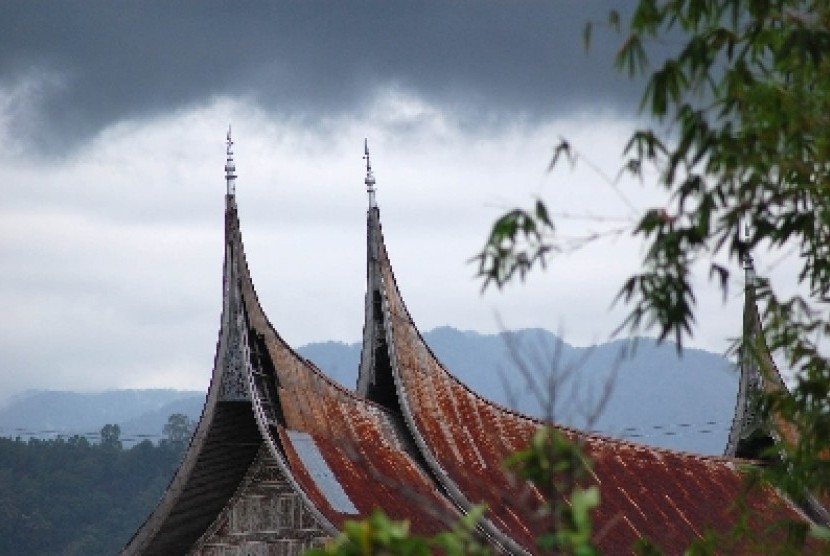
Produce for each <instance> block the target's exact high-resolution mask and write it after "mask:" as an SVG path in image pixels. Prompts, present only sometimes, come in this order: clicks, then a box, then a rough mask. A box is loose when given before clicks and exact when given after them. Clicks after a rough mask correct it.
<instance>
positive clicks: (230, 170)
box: [225, 124, 236, 195]
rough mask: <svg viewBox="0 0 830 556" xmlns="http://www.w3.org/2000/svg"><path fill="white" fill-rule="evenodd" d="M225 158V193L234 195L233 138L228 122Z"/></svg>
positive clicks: (234, 164) (234, 165)
mask: <svg viewBox="0 0 830 556" xmlns="http://www.w3.org/2000/svg"><path fill="white" fill-rule="evenodd" d="M226 147H227V148H226V151H225V152H226V154H227V159H226V160H225V183H226V184H227V194H228V195H234V194H235V193H236V163H235V162H234V161H233V139H231V125H230V124H228V137H227V141H226Z"/></svg>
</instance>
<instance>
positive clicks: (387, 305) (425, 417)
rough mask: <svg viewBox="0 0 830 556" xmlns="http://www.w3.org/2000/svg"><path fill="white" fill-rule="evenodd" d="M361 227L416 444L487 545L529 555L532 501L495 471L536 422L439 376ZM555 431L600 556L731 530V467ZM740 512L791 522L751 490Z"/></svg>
mask: <svg viewBox="0 0 830 556" xmlns="http://www.w3.org/2000/svg"><path fill="white" fill-rule="evenodd" d="M369 221H370V225H374V226H376V227H377V228H376V230H374V235H375V237H376V238H377V242H378V263H377V264H378V272H379V274H380V282H381V284H382V297H383V311H384V314H383V315H382V319H383V321H384V323H385V324H384V326H385V329H386V336H387V337H386V343H387V345H388V346H389V350H390V355H391V357H390V359H391V361H392V365H391V369H390V370H391V372H393V373H394V374H395V376H394V378H395V384H396V385H397V392H398V395H399V397H400V402H401V407H402V408H403V411H404V414H405V416H406V418H407V422H408V424H409V425H410V427H411V430H412V432H413V434H414V436H415V438H416V440H417V442H418V445H419V447H420V448H421V449H422V450H423V452H424V454H425V458H426V460H427V461H428V462H429V463H430V464H431V465H432V467H433V469H434V472H435V474H436V476H437V477H438V478H439V480H440V481H441V482H442V484H443V485H444V486H445V487H446V489H447V491H448V492H449V493H450V495H451V496H452V497H453V498H454V499H455V501H456V502H457V503H458V504H459V505H460V506H461V507H464V508H466V507H469V505H470V504H471V503H480V502H484V503H486V504H487V507H488V510H487V513H486V517H487V519H488V521H489V524H487V525H488V528H487V532H488V533H490V534H491V535H492V536H494V537H495V540H497V541H498V542H500V543H501V544H502V546H503V547H505V548H507V549H509V550H511V551H519V550H525V551H528V552H533V551H535V548H536V545H535V540H534V539H535V538H536V537H538V536H539V535H540V534H541V533H543V532H545V530H546V527H547V523H546V521H545V519H544V518H540V517H539V516H538V514H537V511H536V510H537V508H538V507H539V503H540V502H541V499H540V495H539V493H538V492H537V491H536V490H535V489H533V488H532V487H530V486H529V485H527V484H523V483H520V482H516V481H515V480H514V479H513V478H512V477H511V475H510V473H509V472H507V471H506V470H505V467H504V465H503V462H504V460H505V459H506V458H507V456H508V455H510V454H511V453H513V452H514V451H516V450H518V449H521V448H523V447H525V446H526V444H527V442H528V441H529V439H530V437H531V436H532V434H533V433H534V431H536V430H537V429H538V427H540V426H541V425H542V423H541V422H540V421H537V420H534V419H532V418H530V417H526V416H523V415H520V414H517V413H515V412H513V411H510V410H508V409H505V408H504V407H501V406H499V405H497V404H495V403H492V402H490V401H488V400H486V399H483V398H482V397H480V396H479V395H477V394H476V393H475V392H473V391H471V390H470V389H468V388H467V387H466V386H465V385H464V384H462V383H461V382H459V381H458V380H457V379H456V378H455V377H454V376H452V375H451V374H450V373H449V372H447V370H446V369H445V368H444V367H443V366H442V364H441V363H440V362H439V361H438V359H437V358H436V357H435V356H434V355H433V353H432V352H431V351H430V349H429V348H428V346H427V345H426V344H425V343H424V341H423V339H422V338H421V336H420V334H419V332H418V330H417V328H416V327H415V324H414V323H413V320H412V318H411V317H410V315H409V313H408V311H407V309H406V306H405V305H404V303H403V300H402V298H401V295H400V292H399V290H398V288H397V285H396V282H395V277H394V274H393V272H392V266H391V263H390V261H389V257H388V254H387V252H386V247H385V245H384V242H383V239H382V233H381V230H380V221H379V218H374V219H372V218H370V220H369ZM371 235H372V234H370V238H371ZM561 430H562V431H563V432H564V433H565V434H566V435H567V436H569V437H570V438H571V439H573V440H578V441H579V442H581V443H583V447H584V450H585V452H586V453H587V455H588V456H589V457H590V458H591V459H592V460H593V462H594V467H593V473H594V480H595V481H596V483H597V484H598V485H599V487H600V494H601V504H600V507H599V508H598V510H597V511H596V513H595V516H594V523H595V531H596V537H595V541H596V542H597V544H598V546H599V547H600V548H601V549H602V550H603V552H605V553H619V552H626V551H627V550H628V549H629V548H630V546H631V545H632V543H633V542H634V541H636V540H637V539H638V538H640V537H647V538H649V539H651V540H652V541H653V542H655V543H656V544H657V545H658V546H660V547H661V548H662V549H663V550H664V551H665V552H667V553H670V554H675V553H680V552H682V550H683V549H684V548H685V547H687V546H688V544H689V542H690V541H692V540H693V539H695V538H697V537H700V536H701V535H702V534H703V532H704V531H705V530H706V529H709V528H712V529H714V530H717V531H724V530H726V529H727V528H728V527H729V526H730V525H731V524H732V523H734V521H735V517H736V514H734V513H733V510H732V506H733V503H734V502H735V501H736V500H737V499H738V498H739V496H740V494H741V493H742V486H743V476H742V474H741V473H740V472H739V471H738V469H737V467H736V465H735V462H733V461H732V460H727V459H723V458H712V457H698V456H694V455H690V454H683V453H677V452H672V451H668V450H661V449H656V448H651V447H647V446H641V445H637V444H632V443H629V442H624V441H620V440H613V439H609V438H604V437H599V436H591V435H582V434H579V433H577V432H576V431H572V430H568V429H564V428H561ZM747 505H748V507H749V508H750V513H751V514H753V515H754V517H753V518H752V524H753V526H754V527H756V528H757V530H758V531H760V530H761V529H763V528H764V527H765V526H769V525H772V524H774V522H775V521H776V520H778V519H780V518H782V517H791V518H798V514H797V513H796V512H795V511H794V510H792V509H791V507H790V506H789V505H788V504H787V503H785V502H784V501H783V500H782V499H781V498H780V497H778V496H777V495H776V493H775V492H774V491H772V490H771V489H769V488H764V489H759V490H756V491H753V492H752V493H751V494H750V496H749V497H748V499H747ZM494 529H495V531H494Z"/></svg>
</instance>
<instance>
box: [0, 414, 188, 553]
mask: <svg viewBox="0 0 830 556" xmlns="http://www.w3.org/2000/svg"><path fill="white" fill-rule="evenodd" d="M180 459H181V451H179V450H174V449H172V448H171V447H169V446H162V445H159V446H155V445H154V444H153V443H152V442H150V441H148V440H145V441H144V442H141V443H139V444H137V445H135V446H133V447H131V448H129V449H124V448H123V447H122V445H121V441H120V428H119V427H118V426H117V425H106V426H104V427H103V429H102V430H101V442H100V443H98V444H93V443H91V442H89V440H87V439H86V438H85V437H82V436H72V437H69V438H57V439H54V440H41V439H31V440H29V441H23V440H21V439H19V438H18V439H9V438H0V554H2V555H6V554H8V555H10V556H11V555H15V556H16V555H19V554H27V555H41V554H42V555H50V556H52V555H57V554H62V555H75V554H77V555H88V554H116V553H118V552H119V551H120V550H121V548H122V547H123V546H124V545H125V544H126V542H127V541H128V540H129V539H130V537H131V536H132V534H133V533H134V532H135V531H136V530H137V529H138V527H139V526H140V525H141V523H142V521H143V520H144V519H145V518H146V517H147V515H149V513H150V512H151V511H152V509H153V508H154V507H155V505H156V504H157V503H158V500H159V498H160V496H161V494H162V493H163V492H164V489H165V488H166V487H167V485H168V483H169V481H170V478H171V476H172V474H173V472H174V471H175V470H176V467H177V466H178V463H179V460H180Z"/></svg>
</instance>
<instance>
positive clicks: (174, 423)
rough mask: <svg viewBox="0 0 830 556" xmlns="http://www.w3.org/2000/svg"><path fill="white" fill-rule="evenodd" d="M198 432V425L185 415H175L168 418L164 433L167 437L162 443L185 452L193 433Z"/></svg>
mask: <svg viewBox="0 0 830 556" xmlns="http://www.w3.org/2000/svg"><path fill="white" fill-rule="evenodd" d="M195 430H196V423H194V422H193V421H191V420H190V417H188V416H187V415H185V414H183V413H174V414H173V415H171V416H170V417H168V418H167V424H165V425H164V428H163V429H162V432H163V433H164V436H165V437H166V438H165V439H164V440H163V441H162V442H163V443H167V444H170V445H171V446H172V447H173V448H174V449H177V450H184V448H185V446H187V443H188V442H189V441H190V437H191V436H193V432H194V431H195Z"/></svg>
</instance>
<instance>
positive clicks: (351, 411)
mask: <svg viewBox="0 0 830 556" xmlns="http://www.w3.org/2000/svg"><path fill="white" fill-rule="evenodd" d="M236 230H237V231H236V233H237V239H236V243H237V244H238V245H239V249H238V250H237V253H238V255H237V256H238V260H237V262H238V268H239V287H240V290H241V297H242V300H243V302H244V307H245V321H246V327H247V337H248V345H249V349H250V355H249V357H248V359H249V361H250V363H251V365H252V369H251V371H252V376H253V377H254V379H255V380H254V389H253V394H254V404H255V407H256V411H255V413H256V415H257V418H258V422H259V424H260V428H261V430H263V432H264V435H265V436H267V438H268V440H269V442H270V444H271V446H272V448H273V450H274V455H275V456H276V457H277V458H278V461H280V462H282V464H283V465H284V466H285V471H286V473H287V474H288V475H289V476H290V477H291V478H292V480H293V481H295V484H296V486H297V487H298V488H299V489H300V490H301V491H302V492H303V493H304V494H305V496H306V497H307V500H308V501H309V502H310V503H311V504H312V505H313V509H314V510H315V511H316V512H317V513H318V515H319V516H320V517H321V518H322V519H323V520H324V521H326V522H328V523H330V524H331V525H332V526H334V527H335V528H340V527H341V526H342V524H343V522H344V521H345V520H346V519H355V518H356V517H366V516H368V515H369V514H371V512H372V511H373V510H374V509H375V508H378V507H381V508H383V509H384V511H385V512H386V513H387V514H388V515H389V516H390V517H392V518H394V519H406V520H409V521H410V523H411V526H412V530H413V531H416V532H419V533H421V534H430V533H436V532H438V531H441V530H444V529H446V527H447V525H448V523H451V522H452V521H454V520H455V519H457V517H458V515H459V514H458V512H457V511H456V509H455V508H454V506H453V505H452V504H451V503H450V501H449V500H448V499H447V498H446V497H445V496H444V495H443V494H442V493H441V492H440V490H439V488H438V486H437V485H436V483H435V482H434V481H433V480H432V478H431V477H430V476H429V475H428V474H427V473H426V472H425V471H424V469H423V467H422V466H421V465H420V464H419V462H418V461H417V458H418V455H419V454H418V452H417V451H416V450H414V448H413V447H412V446H410V445H408V444H407V441H408V436H407V434H406V432H405V428H404V427H403V426H402V423H401V422H400V420H399V419H397V418H396V417H395V416H394V415H393V414H391V413H390V412H389V411H387V410H385V409H384V408H382V407H380V406H378V405H377V404H374V403H372V402H370V401H367V400H365V399H362V398H359V397H358V396H356V395H355V394H354V393H352V392H349V391H348V390H346V389H344V388H343V387H341V386H339V385H337V384H336V383H334V382H332V381H331V380H330V379H329V378H328V377H326V376H325V375H324V374H323V373H322V372H321V371H319V370H318V369H317V368H316V367H314V366H313V365H312V364H311V363H309V362H308V361H306V360H305V359H303V358H301V357H300V356H299V355H297V354H296V353H295V352H294V351H293V350H291V348H290V347H289V346H288V345H287V344H286V343H285V342H284V341H283V340H282V338H281V337H280V336H279V335H278V334H277V332H276V331H275V330H274V328H273V327H272V326H271V324H270V323H269V322H268V320H267V318H266V316H265V313H264V311H263V310H262V307H261V306H260V304H259V301H258V300H257V296H256V293H255V291H254V287H253V282H252V280H251V277H250V274H249V271H248V268H247V264H246V263H245V255H244V251H243V249H242V242H241V239H240V238H238V224H237V228H236Z"/></svg>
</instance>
